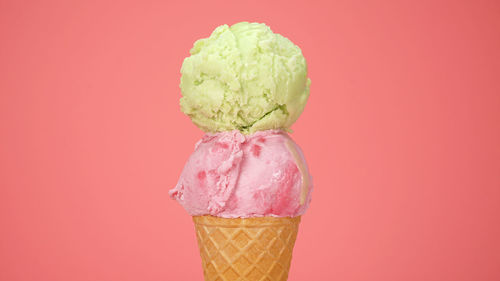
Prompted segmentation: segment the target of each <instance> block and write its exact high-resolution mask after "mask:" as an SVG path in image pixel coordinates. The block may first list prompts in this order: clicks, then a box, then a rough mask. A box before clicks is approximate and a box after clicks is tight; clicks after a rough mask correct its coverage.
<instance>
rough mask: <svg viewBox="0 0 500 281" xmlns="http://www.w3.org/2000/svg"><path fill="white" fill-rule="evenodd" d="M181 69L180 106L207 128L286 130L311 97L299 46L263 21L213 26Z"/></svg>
mask: <svg viewBox="0 0 500 281" xmlns="http://www.w3.org/2000/svg"><path fill="white" fill-rule="evenodd" d="M190 53H191V56H189V57H187V58H186V59H185V60H184V62H183V64H182V68H181V74H182V76H181V83H180V87H181V91H182V95H183V96H182V98H181V100H180V105H181V110H182V111H183V112H184V113H185V114H187V115H188V116H189V117H190V118H191V120H192V121H193V123H194V124H196V125H197V126H198V127H199V128H200V129H202V130H203V131H205V132H221V131H231V130H235V129H236V130H239V131H241V132H243V133H245V134H250V133H253V132H256V131H260V130H268V129H287V128H289V127H290V126H291V125H292V124H293V123H294V122H295V121H296V120H297V118H298V117H299V115H300V114H301V113H302V111H303V109H304V106H305V104H306V102H307V99H308V97H309V84H310V80H309V79H308V78H307V65H306V61H305V59H304V57H303V55H302V52H301V50H300V48H299V47H297V46H296V45H294V44H293V43H292V42H291V41H290V40H288V39H287V38H285V37H283V36H281V35H279V34H275V33H273V32H272V31H271V29H270V28H269V27H268V26H267V25H265V24H259V23H248V22H241V23H237V24H234V25H232V26H230V27H229V26H228V25H222V26H219V27H217V28H216V29H215V30H214V31H213V33H212V34H211V35H210V37H209V38H204V39H200V40H198V41H196V42H195V43H194V46H193V48H192V49H191V51H190Z"/></svg>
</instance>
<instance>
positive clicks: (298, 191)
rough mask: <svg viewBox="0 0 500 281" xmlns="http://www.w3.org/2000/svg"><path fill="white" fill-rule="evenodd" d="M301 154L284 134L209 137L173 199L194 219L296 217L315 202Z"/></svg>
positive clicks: (233, 133) (200, 144) (198, 148)
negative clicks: (310, 203)
mask: <svg viewBox="0 0 500 281" xmlns="http://www.w3.org/2000/svg"><path fill="white" fill-rule="evenodd" d="M311 188H312V185H311V178H310V175H309V171H308V168H307V165H306V162H305V160H304V156H303V154H302V151H301V149H300V148H299V147H298V146H297V145H296V144H295V142H293V140H292V139H291V138H290V137H289V136H288V135H287V134H286V133H285V132H283V131H280V130H267V131H259V132H256V133H254V134H251V135H244V134H242V133H240V132H239V131H238V130H234V131H230V132H222V133H217V134H207V135H205V136H204V137H203V139H201V140H200V141H199V142H198V143H197V144H196V149H195V151H194V153H193V154H192V155H191V157H190V158H189V160H188V161H187V163H186V165H185V166H184V170H183V172H182V174H181V177H180V179H179V181H178V183H177V186H176V187H175V188H174V189H173V190H171V191H170V194H171V196H172V197H173V198H175V199H176V200H177V201H179V203H180V204H181V205H182V206H183V207H184V208H185V209H186V210H187V212H188V213H189V214H190V215H192V216H199V215H207V214H208V215H212V216H218V217H224V218H237V217H240V218H247V217H262V216H278V217H296V216H300V215H302V214H303V213H304V212H305V211H306V209H307V207H308V206H309V201H310V200H311V197H310V195H311Z"/></svg>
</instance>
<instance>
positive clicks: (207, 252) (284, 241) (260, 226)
mask: <svg viewBox="0 0 500 281" xmlns="http://www.w3.org/2000/svg"><path fill="white" fill-rule="evenodd" d="M193 221H194V224H195V229H196V236H197V238H198V246H199V248H200V255H201V260H202V265H203V274H204V275H205V280H206V281H235V280H238V281H286V280H287V278H288V271H289V269H290V261H291V259H292V252H293V246H294V244H295V239H296V238H297V231H298V227H299V223H300V216H299V217H294V218H289V217H285V218H275V217H261V218H234V219H227V218H218V217H213V216H196V217H193Z"/></svg>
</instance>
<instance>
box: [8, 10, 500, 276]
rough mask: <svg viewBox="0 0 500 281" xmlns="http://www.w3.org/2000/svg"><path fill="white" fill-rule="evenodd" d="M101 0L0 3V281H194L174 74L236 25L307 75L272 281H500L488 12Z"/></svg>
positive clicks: (499, 150)
mask: <svg viewBox="0 0 500 281" xmlns="http://www.w3.org/2000/svg"><path fill="white" fill-rule="evenodd" d="M234 2H236V1H234ZM117 3H119V2H118V1H57V2H55V1H33V3H28V2H27V1H1V2H0V42H1V43H0V134H1V135H0V280H2V281H3V280H5V281H16V280H36V281H39V280H42V281H44V280H50V281H59V280H61V281H62V280H65V281H66V280H74V281H80V280H103V281H114V280H120V281H127V280H141V281H150V280H202V271H201V265H200V263H201V262H200V258H199V254H198V249H197V245H196V240H195V234H194V231H193V225H192V222H191V218H190V217H189V216H188V215H187V214H186V213H185V212H184V210H183V209H182V208H181V207H180V206H179V205H178V204H177V203H175V202H174V201H172V200H170V199H169V198H168V195H167V191H168V190H169V189H170V188H172V187H173V186H174V185H175V183H176V181H177V178H178V176H179V174H180V172H181V169H182V167H183V165H184V162H185V161H186V159H187V157H188V156H189V154H190V153H191V152H192V150H193V145H194V143H195V142H196V141H197V140H198V139H199V138H200V137H201V135H202V132H201V131H200V130H199V129H197V128H196V127H195V126H194V125H193V124H191V122H190V120H189V119H188V118H187V117H186V116H184V115H183V114H182V113H181V112H180V110H179V106H178V100H179V97H180V91H179V87H178V84H179V78H180V74H179V69H180V66H181V63H182V60H183V58H184V57H186V56H187V55H188V51H189V49H190V48H191V46H192V44H193V42H194V41H195V39H198V38H201V37H206V36H208V35H209V34H210V32H211V31H212V30H213V29H214V28H215V27H216V26H218V25H220V24H223V23H229V24H232V23H235V22H238V21H242V20H249V21H258V22H265V23H267V24H269V25H270V26H271V28H272V29H273V30H274V31H275V32H278V33H281V34H283V35H285V36H287V37H288V38H290V39H291V40H292V41H293V42H295V43H296V44H298V45H299V46H300V47H301V48H302V50H303V52H304V55H305V57H306V59H307V61H308V63H309V69H310V77H311V79H312V87H311V97H310V100H309V103H308V105H307V107H306V109H305V111H304V113H303V115H302V117H301V118H300V119H299V121H298V122H297V123H296V124H295V125H294V127H293V129H294V131H295V132H294V133H293V134H292V137H293V138H294V139H295V140H296V141H297V142H298V143H299V144H300V145H301V147H302V148H303V150H304V151H305V153H306V157H307V159H308V162H309V166H310V170H311V171H312V173H313V177H314V182H315V190H314V194H313V201H312V204H311V208H310V210H309V212H308V213H307V214H306V215H305V216H304V217H303V222H302V224H301V228H300V232H299V237H298V241H297V244H296V247H295V252H294V259H293V264H292V269H291V272H290V278H289V280H343V281H344V280H348V281H351V280H352V281H355V280H384V281H388V280H389V281H390V280H436V281H438V280H439V281H442V280H456V281H458V280H500V238H499V237H500V82H499V80H500V3H499V2H498V1H472V0H471V1H449V2H444V1H324V2H320V1H269V2H264V1H237V3H238V4H235V3H233V2H225V3H223V2H220V1H203V2H202V1H200V2H197V3H192V2H190V1H180V2H179V3H176V4H174V3H171V2H170V1H158V2H149V1H120V4H119V5H118V4H117ZM208 3H210V4H208Z"/></svg>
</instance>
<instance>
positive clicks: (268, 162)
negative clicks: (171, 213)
mask: <svg viewBox="0 0 500 281" xmlns="http://www.w3.org/2000/svg"><path fill="white" fill-rule="evenodd" d="M190 53H191V56H189V57H187V58H186V59H185V60H184V62H183V64H182V68H181V74H182V77H181V84H180V87H181V91H182V98H181V100H180V105H181V110H182V111H183V112H184V113H185V114H186V115H188V116H189V117H190V118H191V120H192V121H193V123H194V124H196V125H197V126H198V127H199V128H201V129H202V130H203V131H205V133H206V134H205V135H204V136H203V138H202V139H201V140H200V141H199V142H198V143H197V144H196V146H195V150H194V152H193V153H192V155H191V156H190V157H189V159H188V161H187V163H186V164H185V166H184V169H183V170H182V173H181V176H180V178H179V180H178V182H177V185H176V186H175V188H173V189H172V190H170V192H169V194H170V196H171V197H172V198H173V199H175V200H177V201H178V202H179V203H180V204H181V205H182V206H183V207H184V209H185V210H186V211H187V212H188V213H189V214H190V215H191V216H192V217H193V222H194V224H195V230H196V237H197V239H198V246H199V248H200V255H201V258H202V265H203V273H204V276H205V280H242V281H244V280H248V281H253V280H270V281H285V280H286V279H287V277H288V271H289V268H290V262H291V258H292V252H293V246H294V243H295V239H296V237H297V233H298V226H299V223H300V220H301V216H302V215H303V214H304V213H305V212H306V210H307V209H308V207H309V203H310V201H311V191H312V180H311V176H310V174H309V170H308V167H307V164H306V161H305V158H304V155H303V153H302V150H301V149H300V148H299V146H298V145H297V144H296V143H295V142H294V141H293V140H292V139H291V137H290V136H289V135H288V133H287V132H290V130H289V128H290V126H291V125H292V124H293V123H294V122H295V121H296V120H297V118H298V117H299V115H300V114H301V113H302V111H303V110H304V106H305V104H306V102H307V99H308V97H309V85H310V80H309V78H307V65H306V61H305V59H304V57H303V55H302V52H301V50H300V48H299V47H297V46H296V45H294V44H293V43H292V42H291V41H290V40H288V39H286V38H285V37H283V36H281V35H279V34H275V33H273V32H272V31H271V29H270V28H269V27H268V26H266V25H265V24H259V23H247V22H242V23H237V24H234V25H232V26H228V25H222V26H219V27H217V28H216V29H215V30H214V31H213V33H212V34H211V35H210V37H208V38H204V39H200V40H198V41H196V42H195V44H194V47H193V48H192V49H191V51H190Z"/></svg>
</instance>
